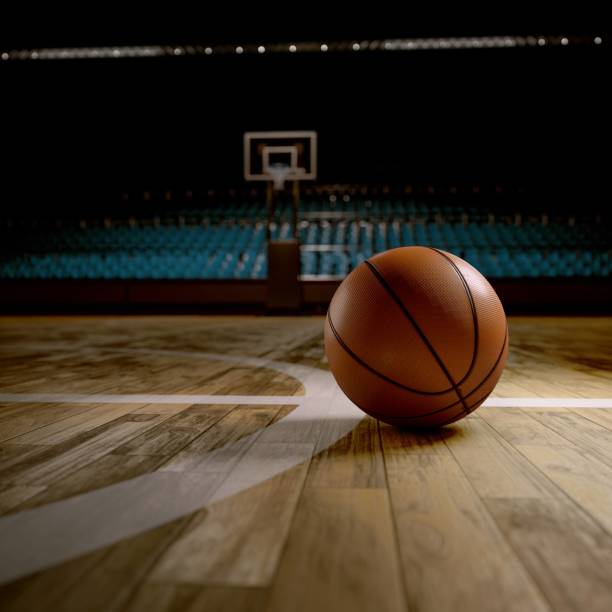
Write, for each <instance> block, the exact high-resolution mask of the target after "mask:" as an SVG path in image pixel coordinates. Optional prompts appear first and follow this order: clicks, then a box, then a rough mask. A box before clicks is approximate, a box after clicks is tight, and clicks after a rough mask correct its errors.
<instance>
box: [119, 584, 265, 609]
mask: <svg viewBox="0 0 612 612" xmlns="http://www.w3.org/2000/svg"><path fill="white" fill-rule="evenodd" d="M265 598H266V590H265V589H262V588H256V587H225V586H208V587H197V586H190V585H167V584H145V585H144V586H143V587H142V588H141V589H140V590H139V591H138V594H137V595H136V597H135V598H134V599H133V600H132V601H131V602H130V605H129V606H128V607H127V608H126V609H125V612H200V611H202V610H205V611H206V612H261V610H263V606H264V604H265Z"/></svg>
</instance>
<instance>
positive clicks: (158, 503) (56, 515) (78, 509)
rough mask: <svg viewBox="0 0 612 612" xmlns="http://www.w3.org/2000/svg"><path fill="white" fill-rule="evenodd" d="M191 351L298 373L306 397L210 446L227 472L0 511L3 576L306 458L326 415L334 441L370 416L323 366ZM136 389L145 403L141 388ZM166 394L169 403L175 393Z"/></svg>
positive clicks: (115, 536)
mask: <svg viewBox="0 0 612 612" xmlns="http://www.w3.org/2000/svg"><path fill="white" fill-rule="evenodd" d="M190 357H192V358H195V359H197V358H205V359H215V360H217V361H226V362H231V363H233V362H242V363H249V364H252V365H254V366H257V367H268V368H271V369H274V370H276V371H279V372H283V373H284V374H287V375H289V376H294V377H295V378H297V379H298V380H299V381H301V383H302V385H303V386H304V391H305V396H295V397H298V398H300V399H301V402H300V403H299V404H298V405H297V408H295V409H294V410H293V411H292V412H290V413H289V414H288V415H287V416H285V417H284V418H282V419H280V420H279V421H276V422H275V423H273V424H272V425H270V426H269V427H266V428H264V429H263V430H259V431H257V432H255V433H253V434H251V435H250V436H247V437H246V438H242V439H241V440H239V441H237V442H231V443H229V444H227V445H226V446H223V447H221V448H219V449H216V450H215V451H213V452H215V453H218V454H222V455H223V459H224V461H225V462H226V463H227V464H228V465H232V464H234V463H235V466H234V467H231V468H230V470H229V472H218V471H212V472H207V471H206V470H204V471H200V470H199V469H198V468H197V467H195V468H194V469H190V470H184V471H171V470H170V471H164V470H163V469H162V470H158V471H155V472H151V473H148V474H143V475H141V476H137V477H135V478H132V479H129V480H125V481H122V482H118V483H115V484H112V485H109V486H106V487H102V488H100V489H95V490H93V491H89V492H87V493H82V494H80V495H75V496H74V497H69V498H67V499H64V500H60V501H57V502H51V503H49V504H46V505H44V506H40V507H37V508H32V509H29V510H23V511H21V512H16V513H14V514H8V515H6V516H3V517H0V553H1V554H0V584H4V583H7V582H12V581H13V580H17V579H18V578H21V577H23V576H27V575H30V574H32V573H33V572H36V571H41V570H45V569H47V568H50V567H54V566H55V565H57V564H59V563H62V562H65V561H68V560H70V559H74V558H76V557H79V556H81V555H84V554H87V553H89V552H93V551H95V550H98V549H100V548H104V547H106V546H109V545H111V544H114V543H116V542H120V541H122V540H125V539H127V538H130V537H132V536H135V535H138V534H139V533H143V532H144V531H147V530H149V529H154V528H156V527H159V526H161V525H164V524H166V523H168V522H170V521H173V520H176V519H177V518H179V517H181V516H185V515H187V514H190V513H192V512H195V511H197V510H199V509H201V508H203V507H205V506H207V505H209V504H211V503H215V502H218V501H220V500H222V499H224V498H226V497H228V496H230V495H234V494H236V493H238V492H240V491H243V490H245V489H248V488H250V487H252V486H255V485H257V484H259V483H261V482H264V481H266V480H268V479H269V478H272V477H273V476H276V475H277V474H280V473H282V472H284V471H286V470H288V469H290V468H291V467H293V466H296V465H299V464H300V463H302V462H304V461H308V460H309V458H310V457H311V456H312V455H313V453H314V452H315V449H317V444H318V442H319V438H320V437H321V432H322V430H323V429H324V424H325V422H326V421H328V420H332V421H334V422H335V423H336V426H335V427H334V428H333V431H332V432H330V434H328V436H326V440H325V443H326V444H333V443H334V442H336V440H339V439H341V438H343V437H344V436H345V435H346V434H348V433H349V432H350V431H352V430H353V429H354V428H355V427H356V426H357V425H358V424H359V422H360V421H361V420H362V419H363V417H364V416H365V415H364V414H363V412H361V410H359V409H358V408H357V407H356V406H354V405H353V404H352V403H351V402H350V401H349V400H348V399H347V398H346V396H344V395H343V394H342V392H341V391H340V389H339V388H338V387H337V386H336V385H335V384H334V380H333V378H332V375H331V374H330V373H329V372H326V371H324V370H319V369H317V368H313V367H309V366H302V365H298V364H290V363H283V362H277V361H272V360H270V359H260V358H255V357H244V358H240V357H237V356H227V355H215V354H211V353H191V354H190ZM3 395H4V397H6V396H7V394H3ZM12 395H18V396H20V397H24V396H25V395H30V396H32V395H33V394H12ZM36 395H45V396H46V397H47V399H49V398H50V397H51V398H53V397H55V398H56V399H57V401H61V402H65V398H66V397H67V395H66V394H36ZM68 397H70V396H68ZM73 397H79V398H80V400H81V401H83V399H82V398H83V397H87V398H88V401H92V400H91V398H92V397H93V396H92V395H88V396H73ZM128 397H132V398H134V397H135V396H128ZM138 397H139V399H138V403H141V401H142V397H143V396H142V395H139V396H138ZM149 397H150V396H149ZM162 397H163V402H164V403H167V402H169V401H172V400H171V398H172V397H176V396H172V395H167V396H162ZM183 397H185V396H183ZM194 397H197V396H190V400H189V401H190V403H193V398H194ZM208 397H211V398H213V400H212V403H219V400H220V399H221V398H222V397H223V396H214V395H213V396H208ZM226 397H227V396H226ZM230 397H231V398H232V400H231V403H235V402H236V397H241V398H242V397H245V398H248V403H259V400H260V399H261V398H260V397H259V396H230ZM279 397H280V396H263V400H264V402H263V403H269V402H270V398H275V399H276V400H277V401H278V399H279ZM295 397H294V396H283V402H282V403H285V404H287V403H288V404H295V403H296V402H295ZM59 398H63V399H59ZM285 400H287V401H285ZM24 401H25V400H24ZM122 401H123V400H122ZM172 403H174V402H172ZM280 440H282V441H283V442H280ZM260 441H261V442H262V443H261V444H260V443H259V442H260ZM281 447H282V448H281ZM245 449H246V450H245Z"/></svg>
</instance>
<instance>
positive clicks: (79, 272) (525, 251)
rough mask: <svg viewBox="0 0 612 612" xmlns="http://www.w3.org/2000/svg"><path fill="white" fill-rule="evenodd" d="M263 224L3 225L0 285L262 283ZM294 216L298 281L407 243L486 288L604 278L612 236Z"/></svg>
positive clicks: (398, 202)
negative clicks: (463, 264)
mask: <svg viewBox="0 0 612 612" xmlns="http://www.w3.org/2000/svg"><path fill="white" fill-rule="evenodd" d="M266 218H267V217H266V209H265V206H264V205H263V204H260V203H257V202H252V201H249V202H237V203H236V202H231V203H228V204H223V203H217V204H215V205H207V206H203V207H201V208H191V209H180V210H179V209H177V210H174V211H166V212H164V213H160V214H155V215H144V214H142V215H139V216H131V217H127V218H125V217H124V218H100V219H97V218H89V219H74V218H73V219H54V220H52V221H41V220H38V221H34V220H28V219H23V218H22V219H20V220H17V219H14V218H13V219H11V218H5V219H4V220H2V225H1V226H0V279H12V280H19V279H24V280H26V279H134V280H137V279H203V280H204V279H264V278H266V276H267V261H266V259H267V253H266ZM298 218H299V222H298V233H299V237H300V243H301V245H302V262H301V267H302V275H303V278H304V279H324V278H341V277H344V276H345V275H346V274H348V273H349V272H350V271H351V270H352V269H353V268H354V267H355V266H357V265H358V264H359V263H360V262H361V261H363V260H364V259H367V258H368V257H371V256H372V255H373V254H375V253H377V252H380V251H384V250H386V249H390V248H394V247H399V246H409V245H425V246H434V247H437V248H441V249H444V250H447V251H450V252H452V253H455V254H457V255H459V256H460V257H463V258H464V259H466V260H467V261H469V262H470V263H472V264H473V265H474V266H475V267H476V268H478V269H479V270H480V271H481V272H482V273H483V274H484V275H485V276H488V277H490V278H517V277H518V278H526V277H536V278H538V277H608V276H610V273H611V270H612V265H611V248H612V230H611V229H610V227H608V226H607V225H606V224H605V223H602V221H601V219H600V218H598V217H597V216H595V215H592V214H591V215H589V214H585V215H583V216H580V214H574V215H568V214H565V215H558V216H555V215H549V214H538V215H533V214H523V213H522V212H521V210H520V209H517V210H514V209H513V208H512V207H506V208H505V209H504V210H492V209H487V208H483V207H469V206H461V205H438V204H431V203H424V202H417V201H414V200H410V199H395V200H391V199H387V200H384V199H380V200H365V199H351V198H348V197H346V196H345V197H344V198H336V197H335V196H332V197H325V198H313V199H309V200H305V201H303V202H302V203H301V204H300V211H299V217H298ZM290 220H291V213H290V207H289V206H288V205H282V206H280V207H279V209H278V211H277V214H276V217H275V223H274V224H273V226H272V228H271V235H272V237H273V238H289V237H291V236H292V235H293V227H292V225H291V221H290Z"/></svg>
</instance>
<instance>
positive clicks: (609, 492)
mask: <svg viewBox="0 0 612 612" xmlns="http://www.w3.org/2000/svg"><path fill="white" fill-rule="evenodd" d="M516 448H517V449H518V451H519V452H520V453H522V454H523V455H524V456H525V457H527V459H529V461H531V463H533V464H534V465H535V466H536V467H537V468H538V469H539V470H540V471H541V472H542V473H543V474H545V475H546V476H547V477H548V478H549V479H550V480H552V481H553V482H554V483H555V484H556V485H557V486H558V487H559V488H560V489H562V490H563V491H564V492H565V493H567V495H569V496H570V497H571V498H572V499H573V500H574V501H575V502H576V503H577V504H578V505H579V506H581V507H582V508H584V509H585V510H586V511H587V512H588V513H589V514H590V515H591V516H592V517H593V518H595V519H596V520H597V521H599V523H600V524H601V525H602V526H603V527H604V528H606V529H607V531H608V533H611V534H612V513H611V512H610V508H612V468H611V467H609V466H608V465H606V464H605V463H603V462H601V461H600V460H599V459H597V457H596V456H595V455H593V454H590V453H588V452H582V451H580V450H579V449H577V448H570V447H561V446H555V447H551V446H527V445H517V446H516Z"/></svg>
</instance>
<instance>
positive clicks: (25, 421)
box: [0, 403, 90, 442]
mask: <svg viewBox="0 0 612 612" xmlns="http://www.w3.org/2000/svg"><path fill="white" fill-rule="evenodd" d="M89 408H90V406H89V405H87V404H44V403H33V404H13V410H10V411H9V410H8V409H4V408H3V409H0V442H5V441H7V440H10V439H11V438H14V437H16V436H19V435H21V434H25V433H28V432H30V431H33V430H35V429H38V428H40V427H44V426H45V425H49V424H51V423H55V422H57V421H61V420H62V419H65V418H67V417H72V416H74V415H76V414H78V413H80V412H85V411H86V410H88V409H89Z"/></svg>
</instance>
